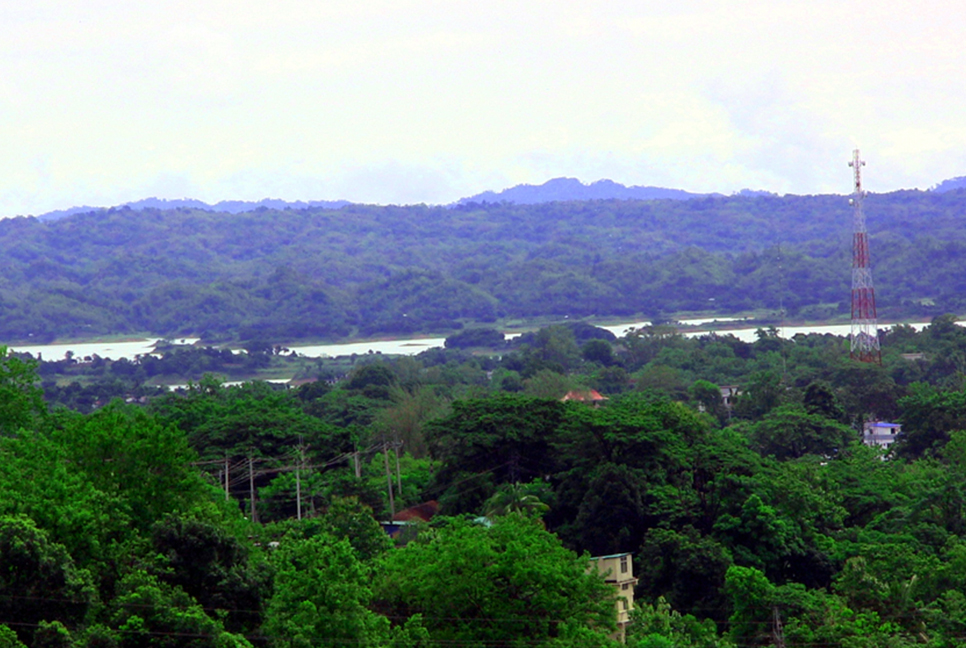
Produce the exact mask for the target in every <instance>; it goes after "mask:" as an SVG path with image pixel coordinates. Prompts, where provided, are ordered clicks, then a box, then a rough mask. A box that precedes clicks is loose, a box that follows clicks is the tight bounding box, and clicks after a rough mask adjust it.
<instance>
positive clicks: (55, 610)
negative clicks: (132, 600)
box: [0, 516, 97, 643]
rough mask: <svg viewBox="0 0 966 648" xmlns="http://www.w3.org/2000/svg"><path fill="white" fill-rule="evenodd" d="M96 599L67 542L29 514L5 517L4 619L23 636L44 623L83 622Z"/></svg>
mask: <svg viewBox="0 0 966 648" xmlns="http://www.w3.org/2000/svg"><path fill="white" fill-rule="evenodd" d="M96 597H97V593H96V590H95V588H94V583H93V579H92V578H91V575H90V573H89V572H87V571H86V570H83V569H78V568H77V567H76V566H75V565H74V561H73V559H72V558H71V557H70V555H69V554H68V553H67V550H66V549H65V548H64V546H63V545H60V544H57V543H56V542H52V541H51V540H50V538H49V537H48V534H47V533H46V532H45V531H43V530H42V529H38V528H37V526H36V525H35V524H34V523H33V521H32V520H30V519H29V518H27V517H25V516H2V517H0V619H2V620H4V621H16V622H17V624H18V625H17V628H18V629H19V630H20V638H21V639H26V638H28V637H29V636H31V634H32V632H33V629H34V627H36V625H37V624H38V623H40V622H42V621H62V622H66V623H68V624H70V625H74V624H76V623H78V622H80V621H81V620H83V619H84V617H85V615H86V614H87V612H88V610H89V609H90V607H91V606H92V605H93V604H94V602H95V600H96ZM27 643H30V642H29V641H28V642H27Z"/></svg>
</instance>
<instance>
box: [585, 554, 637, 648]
mask: <svg viewBox="0 0 966 648" xmlns="http://www.w3.org/2000/svg"><path fill="white" fill-rule="evenodd" d="M590 560H591V563H592V564H591V566H590V569H592V570H596V572H597V573H598V574H600V575H601V576H603V577H604V580H605V581H607V582H608V583H610V584H611V585H613V586H614V588H615V589H616V590H617V634H616V635H614V637H613V638H614V639H617V640H618V641H620V642H621V643H624V640H625V638H626V636H627V626H628V625H630V622H631V610H633V609H634V585H636V584H637V579H636V578H634V565H633V563H632V561H631V555H630V554H629V553H622V554H612V555H610V556H595V557H593V558H591V559H590Z"/></svg>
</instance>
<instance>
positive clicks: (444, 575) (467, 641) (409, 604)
mask: <svg viewBox="0 0 966 648" xmlns="http://www.w3.org/2000/svg"><path fill="white" fill-rule="evenodd" d="M375 590H376V599H377V601H378V605H379V608H380V609H383V610H385V611H386V613H387V614H388V615H389V616H407V615H410V614H413V613H420V614H422V615H423V617H422V618H423V621H424V623H425V624H426V627H427V629H428V630H429V633H430V636H431V637H432V639H433V641H434V642H438V643H439V644H447V643H452V642H456V643H459V644H461V645H470V646H483V645H492V646H522V645H528V646H551V645H558V644H559V645H602V644H605V643H606V642H605V641H604V637H606V635H607V634H608V633H610V632H612V631H613V630H614V627H615V625H614V624H615V607H614V591H613V589H612V588H611V586H609V585H607V584H606V583H605V582H604V581H603V579H601V578H600V577H599V576H597V575H596V574H595V573H592V572H588V563H587V558H586V557H580V556H577V555H576V554H574V553H573V552H571V551H568V550H567V549H565V548H564V547H563V546H561V544H560V542H559V540H557V539H556V538H555V537H554V536H553V535H552V534H550V533H548V532H547V531H545V530H544V529H543V528H542V527H541V526H540V525H539V524H537V523H536V522H535V521H533V520H530V519H527V518H526V517H523V516H517V515H510V516H505V517H502V518H499V519H497V520H496V521H495V522H494V523H493V524H492V526H487V525H481V524H476V523H472V522H468V521H466V520H459V519H451V520H447V521H445V522H444V523H442V524H439V525H436V527H435V528H434V529H431V530H428V531H425V532H424V533H422V534H420V536H419V537H418V538H417V539H416V540H415V541H413V542H410V543H409V544H407V545H406V546H405V547H403V548H401V549H398V550H396V551H394V552H391V553H389V554H386V556H385V558H384V559H383V562H382V564H381V567H380V569H379V571H378V573H377V579H376V583H375ZM594 639H596V641H595V642H594V643H593V644H591V643H590V642H591V641H592V640H594Z"/></svg>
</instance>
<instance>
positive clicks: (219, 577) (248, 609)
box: [151, 515, 271, 632]
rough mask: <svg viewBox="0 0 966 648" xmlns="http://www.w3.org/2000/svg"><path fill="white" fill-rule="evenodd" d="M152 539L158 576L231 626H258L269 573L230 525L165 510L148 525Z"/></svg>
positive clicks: (240, 628)
mask: <svg viewBox="0 0 966 648" xmlns="http://www.w3.org/2000/svg"><path fill="white" fill-rule="evenodd" d="M151 545H152V548H153V549H154V551H155V552H157V554H158V556H159V558H160V560H161V561H163V565H164V567H163V570H162V572H161V574H160V576H159V577H160V579H161V580H163V581H164V582H166V583H168V584H170V585H174V586H177V587H180V588H181V589H183V590H184V591H185V592H186V593H188V594H189V595H191V596H192V597H194V599H195V600H197V601H198V603H200V604H201V606H202V607H203V608H205V609H206V610H208V611H209V613H211V614H216V615H219V616H220V617H221V618H223V619H224V621H225V626H226V628H227V629H228V630H229V631H230V632H252V631H254V630H255V629H256V628H257V627H258V626H259V624H260V623H261V617H262V611H263V608H264V604H265V599H267V597H268V593H269V591H270V589H271V574H270V571H269V570H268V568H267V566H266V565H264V564H263V563H261V562H258V561H255V560H252V559H251V558H250V556H249V550H248V548H247V547H246V546H244V545H243V544H242V543H241V542H240V541H239V540H238V538H236V537H234V536H233V535H232V534H230V533H229V531H228V529H226V528H225V527H224V526H221V525H218V524H216V523H214V522H213V521H205V520H201V519H197V518H193V517H180V516H177V515H167V516H165V517H164V518H163V519H162V520H160V521H159V522H157V523H156V524H155V525H154V527H153V528H152V529H151Z"/></svg>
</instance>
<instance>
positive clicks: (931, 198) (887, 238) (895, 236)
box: [0, 190, 966, 341]
mask: <svg viewBox="0 0 966 648" xmlns="http://www.w3.org/2000/svg"><path fill="white" fill-rule="evenodd" d="M964 206H966V190H956V191H949V192H945V193H935V192H920V191H903V192H896V193H891V194H882V195H872V196H870V197H869V198H868V200H867V202H866V212H867V218H868V227H869V231H870V234H871V237H872V259H873V273H874V275H875V281H876V286H877V292H878V297H879V306H880V313H881V314H882V315H884V316H890V315H891V316H897V317H898V316H901V315H917V316H923V317H927V316H932V315H934V314H938V313H941V312H961V311H963V310H966V304H963V295H966V279H964V277H966V273H964V272H963V270H964V259H966V230H964V228H963V227H962V222H961V221H962V217H961V214H962V212H963V208H964ZM850 228H851V212H850V208H849V205H848V200H847V198H846V197H843V196H784V197H779V196H772V195H763V196H733V197H707V198H695V199H692V200H687V201H678V200H650V201H635V200H627V201H621V200H599V201H571V202H555V203H545V204H538V205H512V204H506V203H500V204H493V203H483V204H480V203H473V204H465V205H460V206H458V207H455V208H446V207H427V206H424V205H415V206H408V207H397V206H389V207H379V206H360V205H348V206H345V207H343V208H341V209H323V208H307V209H284V210H274V209H268V208H265V207H260V208H259V209H257V210H255V211H251V212H244V213H240V214H234V215H231V214H225V213H215V212H211V211H204V210H199V209H190V208H179V209H167V210H157V209H144V210H141V211H135V210H131V209H124V208H121V209H115V210H108V211H104V212H98V213H89V214H76V215H73V216H70V217H66V218H62V219H59V220H56V221H52V222H42V221H39V220H37V219H34V218H15V219H8V220H4V221H0V340H5V341H13V340H23V339H27V338H30V339H34V340H49V339H52V338H55V337H63V336H84V335H95V334H99V335H103V334H117V333H134V332H142V333H152V334H155V335H160V336H183V335H189V334H191V335H200V336H202V337H205V338H206V339H208V340H211V341H218V340H226V339H242V340H254V339H257V340H268V341H287V340H295V339H300V338H302V339H304V338H327V339H338V338H343V337H347V336H351V335H376V334H410V333H429V332H452V331H454V330H458V329H460V328H461V327H462V326H463V325H465V324H467V323H477V322H494V321H497V320H499V319H502V318H529V317H540V316H561V317H562V316H565V315H566V316H571V317H586V316H591V315H597V316H602V317H603V316H636V315H640V314H643V315H645V316H648V317H657V318H660V317H661V316H662V314H667V313H673V312H678V311H686V310H700V311H713V312H716V313H720V314H726V313H732V312H737V311H747V310H752V309H767V310H771V311H773V312H775V311H777V310H778V308H779V305H780V304H781V305H782V306H783V307H784V308H785V309H786V311H787V312H788V313H789V314H790V315H791V316H797V317H802V318H813V319H823V318H827V317H831V316H834V315H836V314H846V313H847V312H848V308H849V304H848V298H849V281H850V272H849V267H850V246H851V235H850Z"/></svg>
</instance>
